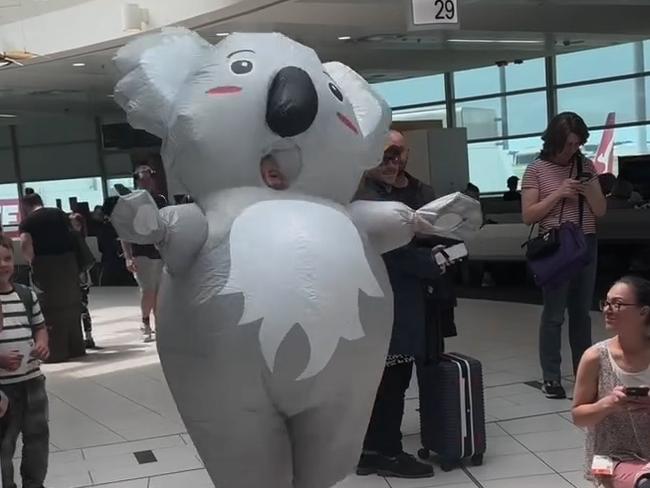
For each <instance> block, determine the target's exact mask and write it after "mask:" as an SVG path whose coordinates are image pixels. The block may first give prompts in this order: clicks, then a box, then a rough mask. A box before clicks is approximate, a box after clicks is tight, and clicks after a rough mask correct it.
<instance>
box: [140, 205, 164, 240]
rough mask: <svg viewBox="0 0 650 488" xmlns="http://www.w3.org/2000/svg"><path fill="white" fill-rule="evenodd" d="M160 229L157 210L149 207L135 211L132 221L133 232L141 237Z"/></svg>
mask: <svg viewBox="0 0 650 488" xmlns="http://www.w3.org/2000/svg"><path fill="white" fill-rule="evenodd" d="M159 228H160V225H159V222H158V208H157V207H155V206H154V207H151V206H150V205H147V206H143V207H140V208H138V209H137V210H136V213H135V218H134V219H133V230H134V231H136V232H137V233H138V234H141V235H143V236H148V235H149V234H153V233H154V232H155V231H157V230H158V229H159Z"/></svg>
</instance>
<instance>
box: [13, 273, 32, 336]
mask: <svg viewBox="0 0 650 488" xmlns="http://www.w3.org/2000/svg"><path fill="white" fill-rule="evenodd" d="M14 290H16V295H18V298H20V301H21V302H23V305H24V306H25V312H26V313H27V321H28V322H29V325H30V326H31V325H32V322H33V319H34V297H33V296H32V289H31V288H29V287H28V286H25V285H21V284H20V283H14Z"/></svg>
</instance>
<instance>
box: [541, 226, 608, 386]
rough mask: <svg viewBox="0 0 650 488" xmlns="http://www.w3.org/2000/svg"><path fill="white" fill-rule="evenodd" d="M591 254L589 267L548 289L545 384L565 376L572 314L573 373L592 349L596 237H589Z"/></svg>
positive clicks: (544, 322) (543, 325)
mask: <svg viewBox="0 0 650 488" xmlns="http://www.w3.org/2000/svg"><path fill="white" fill-rule="evenodd" d="M586 239H587V246H588V248H589V253H590V254H591V260H590V261H589V264H588V265H587V266H585V267H584V268H583V269H582V270H581V271H580V272H579V273H578V274H576V275H575V276H574V277H573V278H572V279H571V280H570V281H568V282H566V283H565V284H563V285H561V286H559V287H555V288H544V289H543V290H542V291H543V295H544V310H543V312H542V320H541V324H540V328H539V358H540V362H541V365H542V373H543V378H544V381H560V379H561V377H562V373H561V367H560V365H561V363H562V353H561V351H562V325H563V324H564V317H565V312H566V311H567V310H568V312H569V342H570V344H571V356H572V359H573V372H574V374H575V373H577V371H578V364H579V363H580V359H581V358H582V355H583V354H584V352H585V351H586V350H587V349H588V348H589V347H591V316H590V314H589V312H590V310H591V304H592V301H593V295H594V287H595V285H596V268H597V261H598V242H597V240H596V236H595V235H588V236H586Z"/></svg>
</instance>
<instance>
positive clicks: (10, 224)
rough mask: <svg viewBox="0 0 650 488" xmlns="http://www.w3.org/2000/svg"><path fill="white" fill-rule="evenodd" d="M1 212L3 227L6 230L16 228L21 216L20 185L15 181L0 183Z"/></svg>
mask: <svg viewBox="0 0 650 488" xmlns="http://www.w3.org/2000/svg"><path fill="white" fill-rule="evenodd" d="M0 214H1V218H2V220H1V221H0V223H1V224H2V228H3V229H4V230H15V228H16V227H17V226H18V223H19V218H20V209H19V205H18V185H16V184H15V183H4V184H0Z"/></svg>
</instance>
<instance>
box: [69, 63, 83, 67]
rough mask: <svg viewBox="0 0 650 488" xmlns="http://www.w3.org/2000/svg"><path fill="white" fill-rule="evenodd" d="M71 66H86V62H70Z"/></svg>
mask: <svg viewBox="0 0 650 488" xmlns="http://www.w3.org/2000/svg"><path fill="white" fill-rule="evenodd" d="M72 66H74V67H75V68H83V67H84V66H86V63H72Z"/></svg>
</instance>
